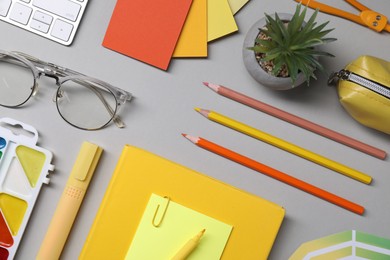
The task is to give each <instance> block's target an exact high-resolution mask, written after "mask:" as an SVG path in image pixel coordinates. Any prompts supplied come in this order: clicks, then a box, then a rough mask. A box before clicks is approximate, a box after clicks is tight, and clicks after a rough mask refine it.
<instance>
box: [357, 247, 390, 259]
mask: <svg viewBox="0 0 390 260" xmlns="http://www.w3.org/2000/svg"><path fill="white" fill-rule="evenodd" d="M356 256H358V257H363V258H366V259H375V260H389V259H390V255H385V254H382V253H378V252H374V251H371V250H367V249H363V248H360V247H357V248H356Z"/></svg>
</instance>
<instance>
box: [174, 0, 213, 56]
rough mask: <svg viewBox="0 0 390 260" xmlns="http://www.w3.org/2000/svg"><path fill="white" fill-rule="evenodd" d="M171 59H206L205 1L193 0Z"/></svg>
mask: <svg viewBox="0 0 390 260" xmlns="http://www.w3.org/2000/svg"><path fill="white" fill-rule="evenodd" d="M173 57H175V58H180V57H207V0H193V1H192V5H191V9H190V11H189V13H188V15H187V19H186V22H185V24H184V27H183V29H182V31H181V34H180V37H179V40H178V42H177V44H176V47H175V51H174V52H173Z"/></svg>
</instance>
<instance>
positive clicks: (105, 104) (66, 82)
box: [0, 50, 132, 130]
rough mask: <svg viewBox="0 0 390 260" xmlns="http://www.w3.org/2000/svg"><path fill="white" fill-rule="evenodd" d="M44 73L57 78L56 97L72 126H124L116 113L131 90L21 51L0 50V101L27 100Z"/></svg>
mask: <svg viewBox="0 0 390 260" xmlns="http://www.w3.org/2000/svg"><path fill="white" fill-rule="evenodd" d="M41 75H44V76H47V77H50V78H54V79H55V80H56V85H57V86H58V88H57V92H56V94H55V96H54V98H53V101H55V102H56V106H57V110H58V112H59V114H60V115H61V117H62V118H63V119H64V120H65V121H66V122H68V123H69V124H71V125H72V126H74V127H77V128H80V129H84V130H97V129H101V128H103V127H105V126H106V125H107V124H109V123H110V122H111V121H114V123H115V124H116V125H117V126H118V127H119V128H122V127H124V126H125V124H124V123H123V121H122V120H121V119H120V117H119V116H118V115H117V114H118V111H119V109H120V108H121V107H122V106H123V105H124V104H125V103H126V101H130V100H131V98H132V94H131V93H129V92H127V91H125V90H122V89H120V88H117V87H114V86H112V85H110V84H108V83H106V82H103V81H101V80H98V79H95V78H91V77H88V76H85V75H83V74H81V73H78V72H76V71H73V70H70V69H67V68H64V67H61V66H58V65H55V64H52V63H48V62H45V61H41V60H39V59H37V58H34V57H32V56H30V55H28V54H25V53H21V52H7V51H2V50H0V105H1V106H4V107H8V108H16V107H19V106H21V105H23V104H24V103H26V102H27V101H28V100H29V99H30V98H31V97H32V96H34V95H35V94H36V93H37V91H38V82H37V81H38V79H39V78H40V76H41Z"/></svg>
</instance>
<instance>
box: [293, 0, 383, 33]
mask: <svg viewBox="0 0 390 260" xmlns="http://www.w3.org/2000/svg"><path fill="white" fill-rule="evenodd" d="M295 1H296V2H298V3H302V4H304V5H306V6H308V7H311V8H314V9H319V10H320V11H321V12H324V13H328V14H332V15H336V16H339V17H342V18H345V19H348V20H351V21H353V22H355V23H358V24H361V25H364V26H367V27H369V28H370V29H372V30H375V31H377V32H380V31H382V30H386V31H388V32H390V25H389V24H388V23H387V17H386V16H384V15H382V14H380V13H378V12H375V11H372V10H370V9H369V8H368V7H366V6H365V5H362V4H361V3H359V2H357V1H356V0H346V2H348V3H349V4H351V5H352V6H354V7H356V8H357V9H359V10H360V11H362V12H361V13H360V15H355V14H352V13H349V12H346V11H344V10H341V9H338V8H335V7H332V6H330V5H326V4H323V3H320V2H317V1H315V0H295Z"/></svg>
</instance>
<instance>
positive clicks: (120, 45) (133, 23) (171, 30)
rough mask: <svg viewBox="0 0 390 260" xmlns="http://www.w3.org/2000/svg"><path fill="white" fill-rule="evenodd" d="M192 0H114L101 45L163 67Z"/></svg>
mask: <svg viewBox="0 0 390 260" xmlns="http://www.w3.org/2000/svg"><path fill="white" fill-rule="evenodd" d="M191 3H192V0H170V1H166V0H131V1H129V0H118V2H117V3H116V6H115V9H114V12H113V15H112V17H111V20H110V24H109V25H108V28H107V31H106V35H105V37H104V40H103V46H104V47H106V48H109V49H111V50H114V51H117V52H119V53H122V54H124V55H127V56H129V57H132V58H134V59H137V60H140V61H143V62H145V63H147V64H150V65H153V66H155V67H158V68H160V69H163V70H167V69H168V66H169V63H170V60H171V57H172V54H173V51H174V50H175V46H176V43H177V40H178V38H179V36H180V32H181V30H182V28H183V25H184V23H185V20H186V17H187V14H188V11H189V9H190V7H191Z"/></svg>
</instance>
